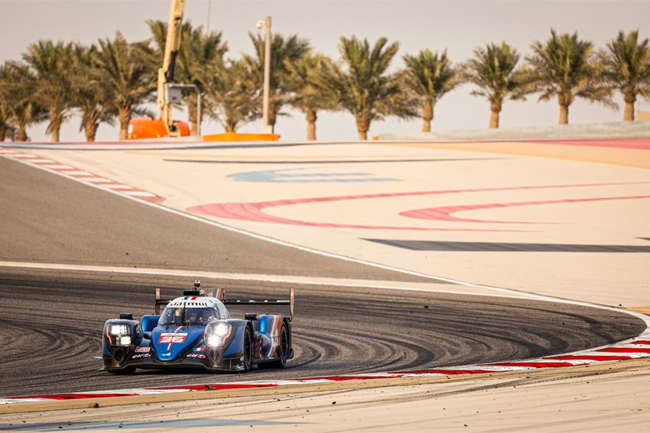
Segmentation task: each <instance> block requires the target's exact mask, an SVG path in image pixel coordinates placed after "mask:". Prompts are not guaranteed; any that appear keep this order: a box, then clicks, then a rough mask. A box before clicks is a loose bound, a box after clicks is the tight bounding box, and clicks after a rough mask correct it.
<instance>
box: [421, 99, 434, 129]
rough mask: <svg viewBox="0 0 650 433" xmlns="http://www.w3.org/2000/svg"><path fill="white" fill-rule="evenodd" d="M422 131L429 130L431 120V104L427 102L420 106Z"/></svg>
mask: <svg viewBox="0 0 650 433" xmlns="http://www.w3.org/2000/svg"><path fill="white" fill-rule="evenodd" d="M421 117H422V132H431V121H432V120H433V105H431V104H427V105H425V106H424V107H422V116H421Z"/></svg>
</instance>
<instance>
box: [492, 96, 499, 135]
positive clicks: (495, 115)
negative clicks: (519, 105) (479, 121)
mask: <svg viewBox="0 0 650 433" xmlns="http://www.w3.org/2000/svg"><path fill="white" fill-rule="evenodd" d="M490 111H491V112H492V114H490V129H498V128H499V114H500V113H501V101H494V102H492V103H491V104H490Z"/></svg>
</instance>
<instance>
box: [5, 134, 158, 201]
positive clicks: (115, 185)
mask: <svg viewBox="0 0 650 433" xmlns="http://www.w3.org/2000/svg"><path fill="white" fill-rule="evenodd" d="M0 155H3V156H6V157H9V158H13V159H16V160H19V161H22V162H25V163H27V164H30V165H34V166H37V167H40V168H44V169H47V170H51V171H54V172H56V173H59V174H61V175H64V176H66V177H70V178H73V179H76V180H80V181H82V182H86V183H89V184H92V185H95V186H97V187H100V188H104V189H107V190H110V191H114V192H118V193H120V194H124V195H128V196H131V197H133V198H137V199H140V200H144V201H147V202H149V203H156V204H158V203H162V202H163V201H165V198H164V197H160V196H158V195H156V194H153V193H150V192H148V191H143V190H141V189H138V188H134V187H132V186H129V185H124V184H123V183H119V182H115V181H114V180H111V179H106V178H104V177H101V176H97V175H96V174H93V173H89V172H87V171H84V170H80V169H78V168H76V167H72V166H69V165H66V164H61V163H59V162H56V161H52V160H50V159H46V158H41V157H40V156H36V155H30V154H28V153H23V152H18V151H15V150H11V149H6V148H2V147H0Z"/></svg>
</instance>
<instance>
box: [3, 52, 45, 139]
mask: <svg viewBox="0 0 650 433" xmlns="http://www.w3.org/2000/svg"><path fill="white" fill-rule="evenodd" d="M36 89H37V78H36V76H35V75H34V73H33V72H32V71H31V70H30V69H29V67H28V66H26V65H24V64H22V63H9V64H8V65H7V66H6V67H5V70H4V71H3V73H2V81H1V82H0V105H1V106H2V107H3V109H5V110H6V113H7V121H8V123H9V125H10V127H11V129H15V131H16V132H15V137H14V138H15V140H16V141H28V140H29V137H28V136H27V128H28V127H29V126H31V125H34V124H36V123H40V122H42V121H44V120H47V118H48V111H47V109H46V108H45V106H44V105H42V104H40V100H39V98H37V97H36V96H35V95H36Z"/></svg>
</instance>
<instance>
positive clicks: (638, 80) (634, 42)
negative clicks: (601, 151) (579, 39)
mask: <svg viewBox="0 0 650 433" xmlns="http://www.w3.org/2000/svg"><path fill="white" fill-rule="evenodd" d="M600 58H601V60H602V62H603V64H604V66H605V72H604V74H605V78H606V80H607V81H608V82H609V83H610V85H611V86H612V87H613V88H614V89H616V90H618V91H619V92H621V93H622V94H623V100H624V101H625V113H624V115H623V121H629V120H634V103H635V102H636V98H637V95H641V96H643V97H645V98H649V97H650V47H648V39H644V40H643V42H641V43H639V31H638V30H634V31H631V32H630V33H629V34H628V35H627V36H626V35H625V33H624V32H622V31H621V32H618V37H617V38H616V39H613V40H611V41H610V42H609V43H608V44H607V51H601V53H600Z"/></svg>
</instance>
